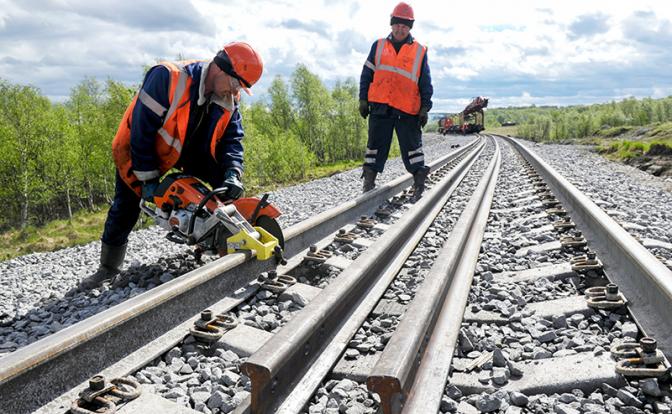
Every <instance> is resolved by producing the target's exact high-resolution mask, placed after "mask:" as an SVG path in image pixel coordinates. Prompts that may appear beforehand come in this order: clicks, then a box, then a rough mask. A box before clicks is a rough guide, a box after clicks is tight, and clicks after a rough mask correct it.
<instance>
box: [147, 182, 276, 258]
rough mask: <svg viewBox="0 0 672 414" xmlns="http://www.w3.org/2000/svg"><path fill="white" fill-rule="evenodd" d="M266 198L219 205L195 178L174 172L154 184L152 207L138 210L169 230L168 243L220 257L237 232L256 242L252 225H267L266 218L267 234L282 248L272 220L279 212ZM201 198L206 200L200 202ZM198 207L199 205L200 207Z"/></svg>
mask: <svg viewBox="0 0 672 414" xmlns="http://www.w3.org/2000/svg"><path fill="white" fill-rule="evenodd" d="M214 191H215V192H216V191H218V190H214ZM208 197H210V198H209V199H207V198H208ZM266 197H267V196H264V197H263V198H262V199H259V198H253V197H248V198H241V199H238V200H235V201H233V202H230V203H223V202H222V201H221V200H220V199H219V198H218V197H217V196H216V195H213V191H211V190H210V189H209V188H208V187H206V186H205V185H204V184H203V183H202V182H201V181H199V180H198V179H197V178H195V177H193V176H190V175H187V174H182V173H174V174H170V175H168V176H166V177H165V178H164V179H163V180H162V181H161V183H160V184H159V185H158V187H157V189H156V191H155V193H154V204H155V206H156V207H155V208H154V209H150V208H149V207H148V206H146V205H145V204H144V203H143V202H141V208H142V210H143V211H145V212H146V213H147V214H148V215H150V216H151V217H153V218H154V220H155V221H156V223H157V224H158V225H159V226H160V227H162V228H164V229H165V230H168V231H169V233H168V235H167V238H168V239H169V240H171V241H173V242H175V243H181V244H187V245H196V246H197V247H198V248H199V249H200V250H201V251H202V252H203V253H210V254H220V255H223V254H226V252H227V250H229V251H230V250H231V246H230V245H227V240H228V239H229V238H230V237H231V236H233V235H235V234H238V233H239V232H240V231H245V232H246V233H248V234H250V235H251V236H252V237H254V238H255V239H260V238H261V235H260V234H259V232H258V231H257V230H256V229H255V227H254V226H256V225H257V221H259V224H261V223H268V222H269V219H270V220H271V222H272V225H271V226H270V227H273V229H269V231H270V233H271V235H272V236H273V237H275V238H277V239H278V242H279V244H280V247H284V239H283V237H282V233H281V230H280V227H279V226H278V225H277V223H276V222H275V220H274V219H275V218H277V217H278V216H279V215H280V211H279V210H278V209H277V208H275V207H274V206H273V205H271V204H270V203H268V202H266ZM204 199H207V201H205V202H204V203H203V201H204ZM200 204H203V205H202V206H201V208H199V205H200ZM194 216H195V217H194ZM262 217H263V219H262ZM192 221H193V223H192Z"/></svg>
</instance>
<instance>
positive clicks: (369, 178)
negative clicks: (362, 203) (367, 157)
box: [362, 166, 378, 193]
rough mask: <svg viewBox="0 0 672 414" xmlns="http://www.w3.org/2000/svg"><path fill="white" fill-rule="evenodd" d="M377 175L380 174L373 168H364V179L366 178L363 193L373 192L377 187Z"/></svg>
mask: <svg viewBox="0 0 672 414" xmlns="http://www.w3.org/2000/svg"><path fill="white" fill-rule="evenodd" d="M377 175H378V172H377V171H376V170H374V169H373V168H371V167H367V166H364V168H362V178H364V185H363V187H362V192H363V193H366V192H367V191H371V190H373V189H374V188H375V187H376V176H377Z"/></svg>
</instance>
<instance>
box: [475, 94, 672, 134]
mask: <svg viewBox="0 0 672 414" xmlns="http://www.w3.org/2000/svg"><path fill="white" fill-rule="evenodd" d="M507 121H508V122H515V123H516V124H517V125H518V132H517V135H518V136H520V137H522V138H527V139H531V140H535V141H560V140H565V139H568V138H584V137H590V136H593V135H597V134H598V132H599V131H601V130H607V129H611V128H618V127H625V126H645V125H650V124H655V123H660V122H669V121H672V97H667V98H661V99H652V98H644V99H635V98H627V99H624V100H622V101H620V102H615V101H613V102H609V103H605V104H593V105H586V106H583V105H582V106H568V107H552V106H540V107H536V106H532V107H528V108H494V109H488V111H487V115H486V128H488V127H491V128H492V127H496V126H500V125H501V124H502V123H504V122H507Z"/></svg>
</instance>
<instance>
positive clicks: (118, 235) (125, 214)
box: [101, 153, 225, 246]
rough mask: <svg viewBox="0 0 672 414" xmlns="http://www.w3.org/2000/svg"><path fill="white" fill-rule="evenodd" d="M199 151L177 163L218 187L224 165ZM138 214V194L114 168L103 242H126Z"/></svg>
mask: <svg viewBox="0 0 672 414" xmlns="http://www.w3.org/2000/svg"><path fill="white" fill-rule="evenodd" d="M183 155H184V153H183ZM200 155H201V156H190V157H183V158H187V160H183V159H182V158H180V161H179V162H178V166H179V167H180V169H181V170H182V171H183V172H184V173H185V174H189V175H193V176H194V177H197V178H199V179H200V180H202V181H205V182H207V183H208V184H210V185H211V186H212V187H213V188H215V187H218V186H219V185H221V184H222V182H224V172H225V171H224V169H223V168H222V167H221V166H219V165H217V163H216V162H215V160H214V159H213V158H212V156H211V155H210V154H209V153H206V154H200ZM139 215H140V197H138V195H137V194H135V192H134V191H133V190H131V188H130V187H129V186H128V185H127V184H126V183H125V182H124V181H123V180H122V179H121V177H120V176H119V172H118V171H117V173H116V183H115V187H114V200H113V201H112V207H110V210H109V211H108V213H107V219H106V220H105V228H104V230H103V237H102V238H101V240H102V241H103V243H105V244H108V245H110V246H122V245H124V244H126V242H127V241H128V235H129V234H131V230H133V226H135V223H136V222H137V221H138V216H139Z"/></svg>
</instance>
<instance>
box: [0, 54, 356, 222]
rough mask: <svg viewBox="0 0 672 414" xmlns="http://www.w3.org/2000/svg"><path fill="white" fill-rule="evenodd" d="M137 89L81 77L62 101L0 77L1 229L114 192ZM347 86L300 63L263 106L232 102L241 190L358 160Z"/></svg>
mask: <svg viewBox="0 0 672 414" xmlns="http://www.w3.org/2000/svg"><path fill="white" fill-rule="evenodd" d="M136 90H137V87H132V88H131V87H127V86H125V85H123V84H122V83H120V82H116V81H114V80H107V81H106V82H100V81H98V80H96V79H92V78H87V79H84V80H83V81H81V82H80V83H79V84H78V85H77V86H75V87H74V88H73V89H72V90H71V92H70V95H69V96H68V99H67V100H66V101H65V102H63V103H52V102H50V101H49V99H48V98H47V97H45V96H43V95H42V94H41V92H40V91H39V89H37V88H35V87H33V86H27V85H17V84H11V83H9V82H7V81H4V80H2V79H0V154H2V157H0V203H1V204H2V205H3V206H4V208H3V214H2V215H0V230H7V229H9V228H20V229H23V228H25V226H27V225H28V224H35V225H41V224H44V223H46V222H48V221H51V220H54V219H59V218H68V219H70V218H72V215H73V213H74V212H76V211H78V210H89V211H96V210H99V209H100V208H106V206H105V204H107V203H109V202H110V201H111V198H112V197H113V195H114V170H115V167H114V162H113V160H112V151H111V143H112V138H113V137H114V135H115V133H116V131H117V127H118V125H119V121H120V120H121V117H122V115H123V113H124V110H125V109H126V107H127V106H128V104H129V103H130V102H131V100H132V98H133V95H134V94H135V92H136ZM357 108H358V85H357V84H356V83H355V81H354V80H353V79H349V80H346V81H344V82H338V83H337V84H336V85H335V86H334V87H333V88H331V89H329V88H327V87H326V86H325V85H324V83H323V82H322V81H321V80H320V79H319V77H317V76H316V75H315V74H313V73H311V72H310V71H309V70H308V69H307V68H306V67H305V66H303V65H299V66H297V68H296V70H295V71H294V73H293V74H292V75H291V77H290V79H288V80H285V79H284V78H282V77H276V78H275V79H274V80H273V82H272V84H271V87H270V88H269V90H268V93H267V96H266V99H262V100H259V101H257V102H254V103H253V104H251V105H247V104H245V103H244V102H243V103H242V104H241V107H240V110H241V114H242V116H243V125H244V128H245V138H244V140H243V145H244V148H245V167H246V171H245V176H244V182H245V184H246V186H247V187H248V188H249V187H259V186H268V185H273V184H277V183H282V182H288V181H293V180H298V179H301V178H303V177H305V176H306V174H307V172H308V171H309V170H310V169H311V168H313V167H314V166H319V165H327V164H333V163H337V162H342V161H350V160H359V159H361V158H362V154H363V153H364V149H365V147H366V139H367V127H366V122H365V121H364V120H363V119H362V118H361V117H360V116H359V112H358V110H357Z"/></svg>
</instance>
